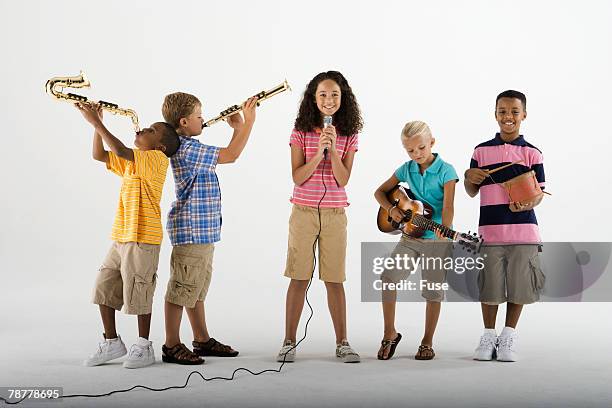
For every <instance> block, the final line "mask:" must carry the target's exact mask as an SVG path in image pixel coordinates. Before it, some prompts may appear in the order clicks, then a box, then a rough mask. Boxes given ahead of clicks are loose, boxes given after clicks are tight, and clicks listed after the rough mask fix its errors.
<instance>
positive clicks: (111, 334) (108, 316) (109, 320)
mask: <svg viewBox="0 0 612 408" xmlns="http://www.w3.org/2000/svg"><path fill="white" fill-rule="evenodd" d="M99 306H100V316H101V317H102V325H103V326H104V338H106V339H115V338H117V328H116V326H115V309H113V308H112V307H109V306H106V305H99Z"/></svg>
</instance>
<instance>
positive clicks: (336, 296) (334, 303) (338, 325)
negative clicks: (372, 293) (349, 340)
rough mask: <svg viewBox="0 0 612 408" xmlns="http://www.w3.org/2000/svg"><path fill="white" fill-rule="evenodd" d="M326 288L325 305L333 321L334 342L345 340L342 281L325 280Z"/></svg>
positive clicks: (344, 309) (344, 298) (344, 308)
mask: <svg viewBox="0 0 612 408" xmlns="http://www.w3.org/2000/svg"><path fill="white" fill-rule="evenodd" d="M325 288H326V289H327V306H328V307H329V313H330V315H331V318H332V322H333V323H334V331H335V332H336V344H340V343H342V341H343V340H346V296H345V295H344V285H343V284H342V283H334V282H325Z"/></svg>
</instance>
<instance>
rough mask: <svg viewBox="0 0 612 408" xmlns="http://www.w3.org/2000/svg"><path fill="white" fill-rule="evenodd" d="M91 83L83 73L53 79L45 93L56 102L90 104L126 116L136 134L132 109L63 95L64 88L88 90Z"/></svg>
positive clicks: (136, 128)
mask: <svg viewBox="0 0 612 408" xmlns="http://www.w3.org/2000/svg"><path fill="white" fill-rule="evenodd" d="M90 86H91V83H90V82H89V79H88V78H87V76H86V75H85V73H84V72H83V71H81V72H80V73H79V75H77V76H73V77H53V78H51V79H49V80H48V81H47V83H46V84H45V91H46V92H47V93H48V94H49V95H51V96H52V97H54V98H55V99H56V100H58V101H64V102H70V103H91V104H98V105H100V107H101V108H102V109H104V110H107V111H109V112H111V113H112V114H113V115H122V116H127V117H129V118H130V119H131V120H132V125H133V126H134V130H135V131H136V132H138V131H140V126H139V124H138V115H137V114H136V112H135V111H134V110H133V109H127V108H120V107H119V105H117V104H115V103H112V102H106V101H94V100H90V99H88V98H87V97H86V96H83V95H77V94H74V93H70V92H69V93H64V92H63V90H64V88H89V87H90Z"/></svg>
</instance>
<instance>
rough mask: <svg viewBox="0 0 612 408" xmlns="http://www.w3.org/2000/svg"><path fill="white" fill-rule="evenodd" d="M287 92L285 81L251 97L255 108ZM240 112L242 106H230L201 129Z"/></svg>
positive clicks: (288, 88) (287, 84)
mask: <svg viewBox="0 0 612 408" xmlns="http://www.w3.org/2000/svg"><path fill="white" fill-rule="evenodd" d="M287 90H289V91H290V90H291V87H290V86H289V83H288V82H287V80H285V81H284V82H283V83H281V84H280V85H277V86H275V87H274V88H272V89H269V90H267V91H261V92H260V93H258V94H257V95H253V96H254V97H255V96H256V97H257V106H259V103H260V102H261V101H264V100H266V99H268V98H271V97H273V96H274V95H277V94H279V93H281V92H284V91H287ZM241 110H242V105H233V106H230V107H229V108H227V109H225V110H224V111H222V112H221V113H220V114H219V115H218V116H216V117H214V118H212V119H210V120H208V121H207V122H204V124H203V125H202V128H205V127H208V126H211V125H214V124H215V123H217V122H220V121H222V120H225V119H227V118H228V117H229V116H232V115H234V114H236V113H238V112H240V111H241Z"/></svg>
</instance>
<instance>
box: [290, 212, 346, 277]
mask: <svg viewBox="0 0 612 408" xmlns="http://www.w3.org/2000/svg"><path fill="white" fill-rule="evenodd" d="M320 210H321V235H320V236H319V244H318V247H319V279H321V280H322V281H324V282H332V283H342V282H344V281H345V280H346V274H345V263H346V223H347V220H346V214H345V211H344V208H321V209H320ZM318 233H319V215H318V212H317V209H316V208H313V207H306V206H303V205H297V204H294V205H293V209H292V210H291V217H289V244H288V247H287V266H286V268H285V276H287V277H288V278H291V279H296V280H309V279H310V277H311V276H312V274H313V266H314V251H313V245H314V242H315V239H316V237H317V234H318Z"/></svg>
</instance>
